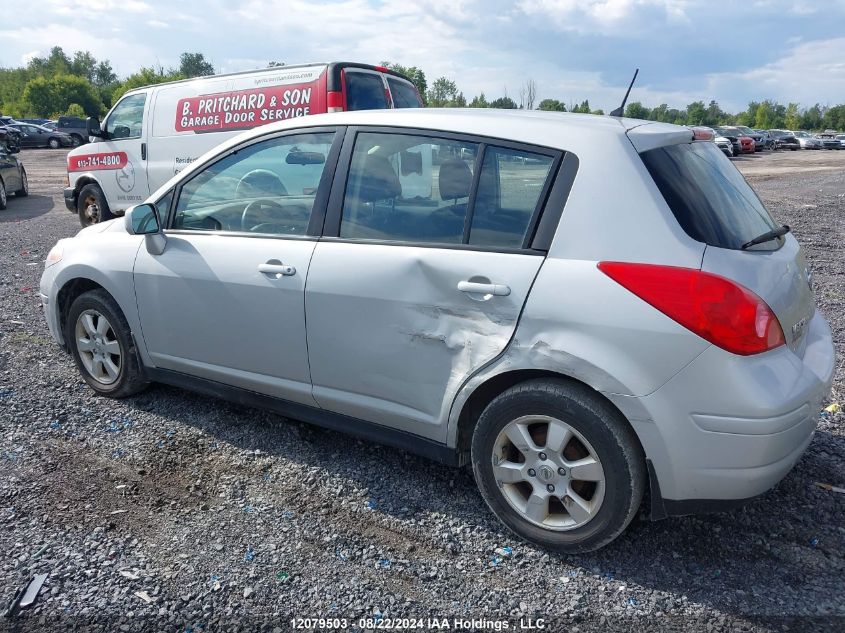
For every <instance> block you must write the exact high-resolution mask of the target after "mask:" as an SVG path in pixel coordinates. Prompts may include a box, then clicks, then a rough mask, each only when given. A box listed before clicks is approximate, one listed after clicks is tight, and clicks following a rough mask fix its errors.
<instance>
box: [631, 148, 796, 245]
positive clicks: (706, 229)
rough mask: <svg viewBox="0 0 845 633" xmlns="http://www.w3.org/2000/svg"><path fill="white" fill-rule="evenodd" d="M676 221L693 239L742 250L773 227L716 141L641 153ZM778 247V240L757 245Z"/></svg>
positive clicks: (771, 221)
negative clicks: (744, 245) (746, 244)
mask: <svg viewBox="0 0 845 633" xmlns="http://www.w3.org/2000/svg"><path fill="white" fill-rule="evenodd" d="M640 156H641V157H642V160H643V162H644V163H645V166H646V168H647V169H648V171H649V173H650V174H651V177H652V178H653V179H654V182H655V184H656V185H657V187H658V189H660V193H662V194H663V197H664V198H665V199H666V203H667V204H668V205H669V208H670V209H671V210H672V213H673V214H674V215H675V218H676V219H677V220H678V223H679V224H680V225H681V227H682V228H683V229H684V231H686V233H687V235H689V236H690V237H691V238H693V239H694V240H698V241H699V242H704V243H705V244H709V245H710V246H717V247H719V248H731V249H740V248H742V245H743V244H745V243H746V242H748V241H750V240H752V239H754V238H755V237H757V236H758V235H761V234H762V233H765V232H766V231H770V230H772V229H773V228H775V227H777V224H775V221H774V220H773V219H772V216H771V215H769V212H768V211H767V210H766V207H764V206H763V203H762V202H760V199H759V198H758V197H757V194H755V193H754V191H753V190H752V189H751V187H750V186H749V185H748V183H747V182H746V181H745V179H744V178H743V177H742V175H741V174H740V173H739V171H737V169H736V167H734V166H733V165H732V164H731V162H730V161H729V160H728V159H727V158H726V157H725V156H724V155H723V154H722V152H721V151H720V150H719V148H718V147H716V145H715V143H706V142H698V143H688V144H683V145H672V146H670V147H659V148H657V149H653V150H649V151H647V152H643V153H642V154H641V155H640ZM766 247H769V248H770V249H772V250H776V249H777V248H779V247H780V243H779V242H778V241H772V242H767V243H766V244H763V245H761V246H760V248H764V249H765V248H766Z"/></svg>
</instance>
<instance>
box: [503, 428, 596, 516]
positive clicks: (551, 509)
mask: <svg viewBox="0 0 845 633" xmlns="http://www.w3.org/2000/svg"><path fill="white" fill-rule="evenodd" d="M535 438H541V439H539V440H537V441H539V442H541V443H542V446H541V445H539V444H538V443H537V441H535ZM492 462H493V474H494V476H495V477H496V481H497V482H500V484H501V485H500V490H501V492H502V494H503V496H504V497H505V500H506V501H507V502H508V503H509V504H510V506H511V507H512V508H513V509H514V510H516V511H517V512H519V513H520V514H521V515H522V516H523V517H525V518H526V519H527V520H528V521H530V522H531V523H533V524H535V525H539V526H540V527H543V528H546V529H549V530H572V529H574V528H577V527H580V526H582V525H585V524H586V523H588V522H589V521H590V520H591V519H593V518H594V517H595V516H596V514H597V513H598V511H599V509H601V505H602V501H604V486H605V478H604V468H603V467H602V465H601V461H600V459H599V457H598V454H597V453H596V450H595V449H594V448H593V447H592V445H591V444H590V443H589V442H588V441H587V439H586V438H585V437H584V436H583V435H581V434H580V433H579V432H578V431H576V430H575V429H574V428H572V427H571V426H570V425H568V424H567V423H566V422H564V421H563V420H559V419H557V418H552V417H549V416H545V415H527V416H523V417H521V418H517V419H516V420H513V421H512V422H510V423H508V424H507V425H506V426H505V428H503V429H502V430H501V431H500V432H499V436H498V437H497V438H496V443H495V444H494V448H493V456H492Z"/></svg>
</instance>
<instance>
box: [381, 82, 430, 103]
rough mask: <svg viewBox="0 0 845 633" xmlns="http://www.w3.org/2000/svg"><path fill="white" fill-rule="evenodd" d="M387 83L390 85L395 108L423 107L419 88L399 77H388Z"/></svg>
mask: <svg viewBox="0 0 845 633" xmlns="http://www.w3.org/2000/svg"><path fill="white" fill-rule="evenodd" d="M387 85H388V86H390V94H391V96H392V97H393V106H394V107H395V108H421V107H423V104H422V100H421V99H420V95H419V94H418V93H417V89H416V88H415V87H414V86H412V85H411V84H409V83H408V82H406V81H402V80H401V79H398V78H397V77H390V76H388V78H387Z"/></svg>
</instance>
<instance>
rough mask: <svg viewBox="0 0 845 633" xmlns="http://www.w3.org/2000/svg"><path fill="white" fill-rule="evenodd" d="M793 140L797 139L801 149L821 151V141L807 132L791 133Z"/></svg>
mask: <svg viewBox="0 0 845 633" xmlns="http://www.w3.org/2000/svg"><path fill="white" fill-rule="evenodd" d="M793 134H794V135H795V138H797V139H798V143H799V144H800V145H801V149H821V148H822V142H821V139H817V138H816V137H814V136H813V135H812V134H810V133H809V132H805V131H803V130H797V131H795V132H793Z"/></svg>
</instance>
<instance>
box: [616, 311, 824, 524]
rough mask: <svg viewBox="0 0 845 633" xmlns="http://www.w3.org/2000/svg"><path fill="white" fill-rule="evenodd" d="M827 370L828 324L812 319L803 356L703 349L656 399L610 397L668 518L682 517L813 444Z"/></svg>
mask: <svg viewBox="0 0 845 633" xmlns="http://www.w3.org/2000/svg"><path fill="white" fill-rule="evenodd" d="M833 370H834V351H833V341H832V338H831V333H830V328H829V327H828V325H827V323H826V322H825V320H824V318H823V317H822V316H821V315H820V314H818V313H816V315H815V316H814V317H813V319H812V320H811V322H810V324H809V327H808V332H807V345H806V348H805V351H804V355H803V358H801V357H799V356H797V355H796V354H795V353H794V352H792V351H791V350H790V349H788V348H787V347H785V346H782V347H780V348H778V349H776V350H772V351H770V352H767V353H765V354H758V355H756V356H746V357H743V356H736V355H733V354H730V353H728V352H725V351H724V350H721V349H719V348H717V347H709V348H707V349H706V350H705V351H704V352H702V353H701V354H700V355H699V356H698V357H697V358H696V359H695V360H693V361H692V362H691V363H690V364H689V365H688V366H687V367H686V368H684V369H683V370H682V371H681V372H679V373H678V374H677V375H676V376H674V377H673V378H672V379H671V380H670V381H669V382H668V383H666V384H665V385H664V386H662V387H661V388H660V389H658V390H657V391H655V392H654V393H652V394H650V395H648V396H644V397H641V398H634V397H618V396H617V397H611V399H612V400H613V401H614V403H616V404H617V406H619V407H620V409H622V411H623V413H624V414H625V415H626V416H627V417H628V419H629V420H630V421H631V424H632V425H633V427H634V429H635V431H636V432H637V434H638V436H639V437H640V440H641V442H642V444H643V448H644V449H645V453H646V456H647V457H648V459H649V461H650V462H651V463H652V464H653V470H654V477H655V478H656V480H657V481H658V482H659V491H660V496H661V498H662V499H663V500H664V501H665V507H666V513H668V514H672V513H686V511H687V509H688V508H691V507H695V505H696V503H699V505H701V504H703V505H705V506H707V505H714V504H715V505H718V502H719V501H742V500H745V499H749V498H752V497H755V496H757V495H760V494H762V493H764V492H766V491H767V490H769V489H770V488H772V487H773V486H774V485H775V484H776V483H777V482H778V481H780V480H781V479H782V478H783V477H784V476H786V474H787V473H788V472H789V471H790V470H791V469H792V467H793V466H794V465H795V463H796V462H797V461H798V460H799V459H800V457H801V455H802V453H803V452H804V450H805V449H806V448H807V445H808V444H809V443H810V441H811V440H812V436H813V433H814V431H815V428H816V422H817V419H818V412H819V409H820V407H821V404H822V402H823V400H824V398H825V397H826V396H827V394H828V393H829V392H830V387H831V384H832V382H833ZM673 508H674V511H673Z"/></svg>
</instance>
